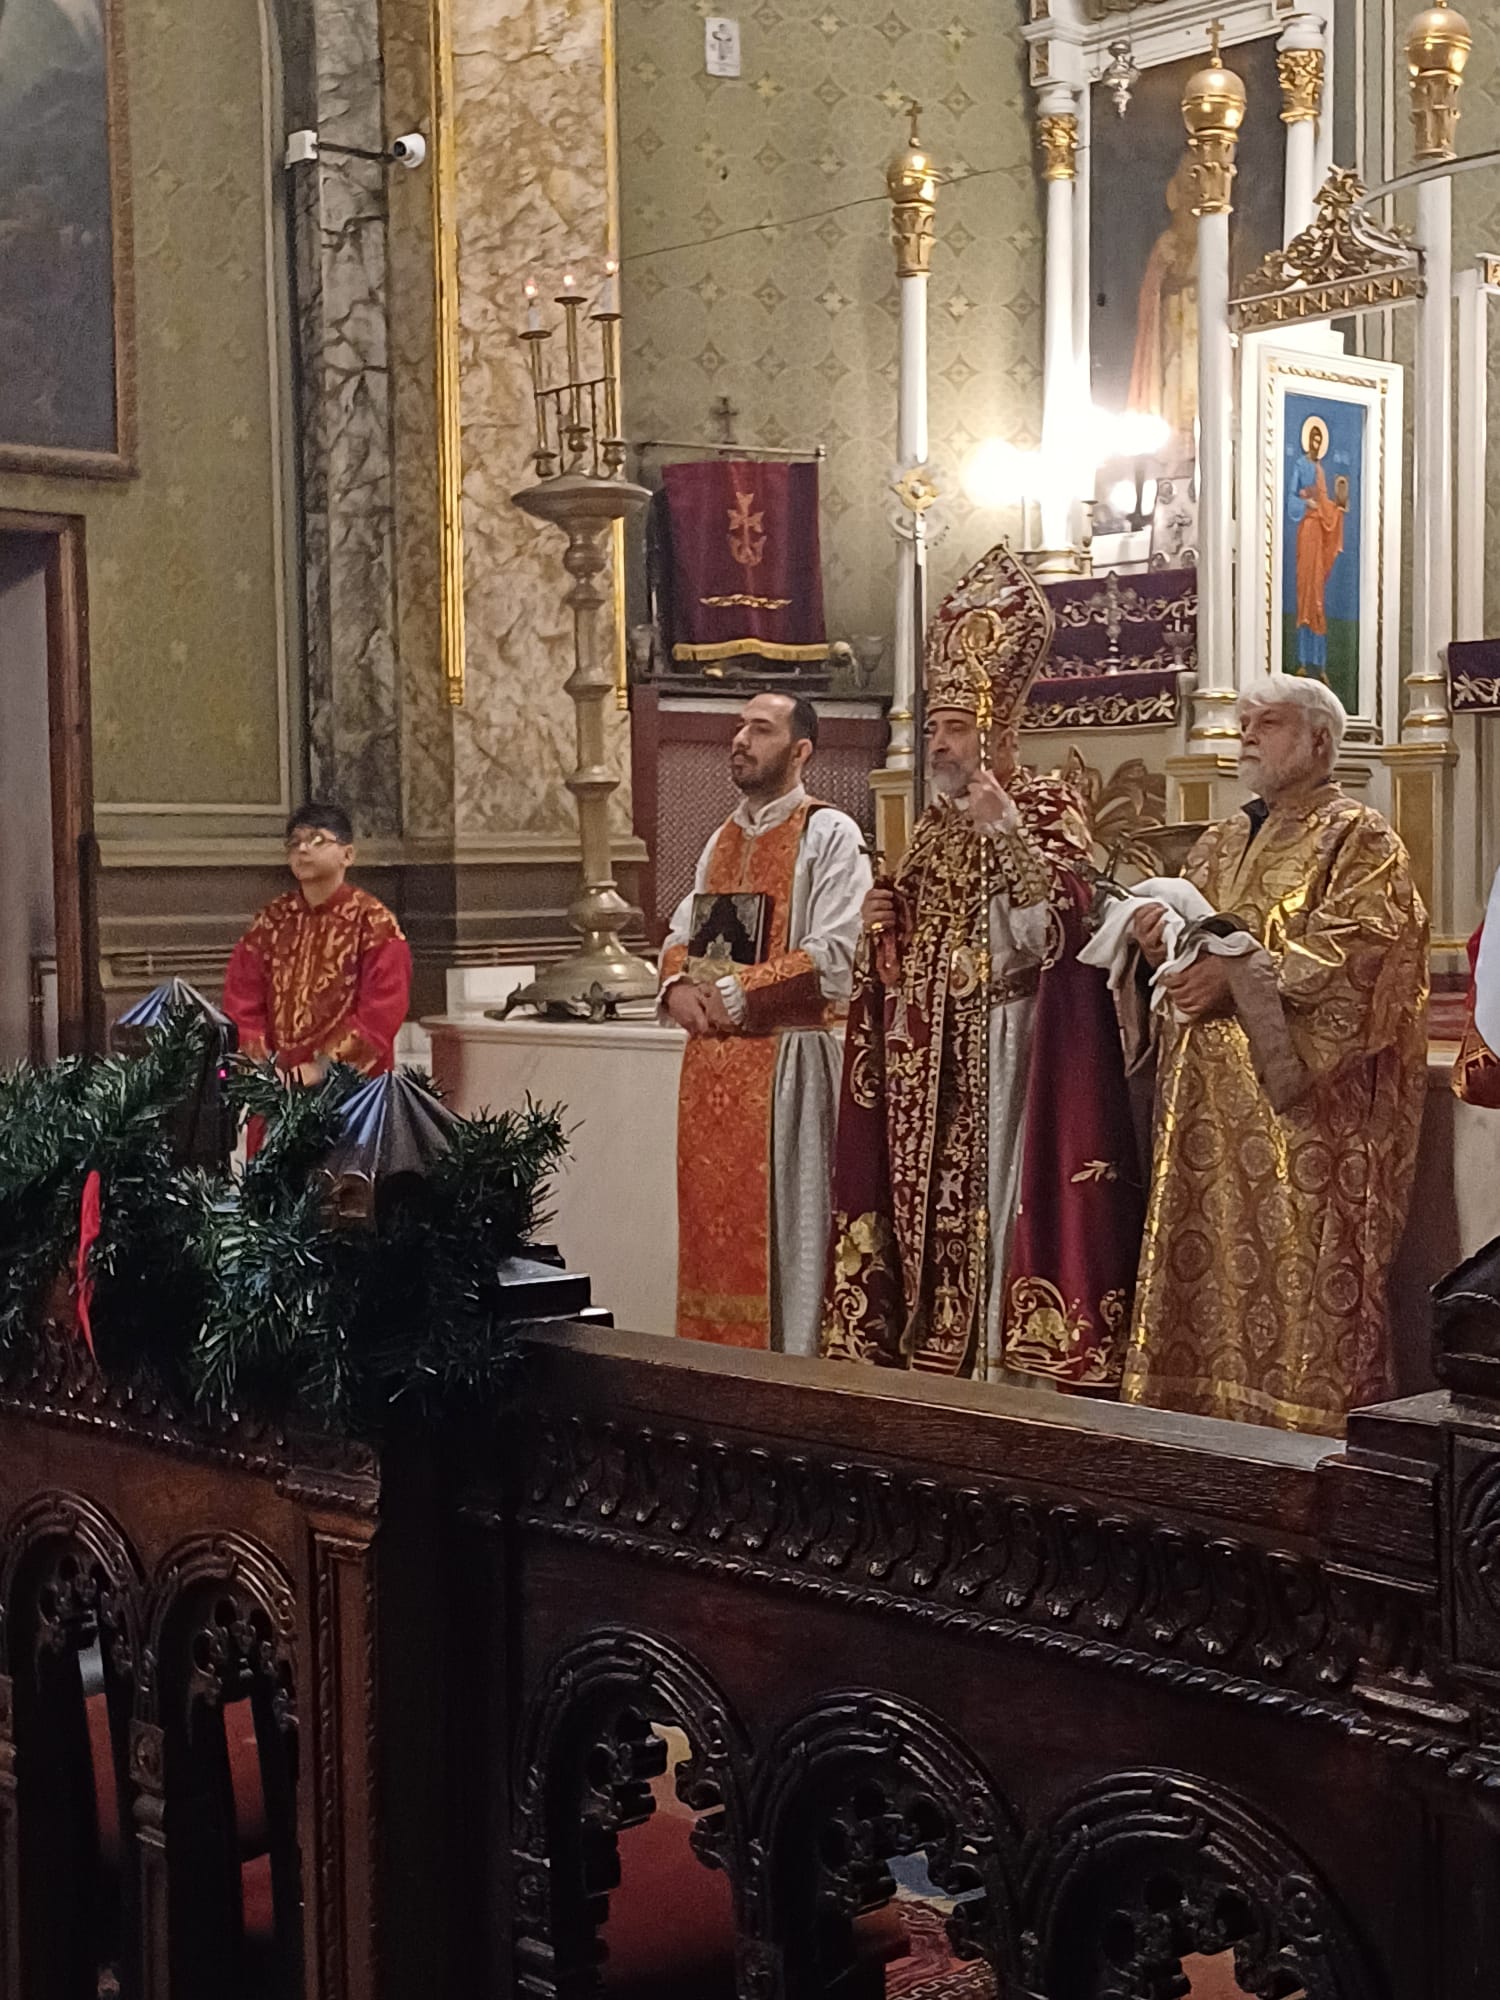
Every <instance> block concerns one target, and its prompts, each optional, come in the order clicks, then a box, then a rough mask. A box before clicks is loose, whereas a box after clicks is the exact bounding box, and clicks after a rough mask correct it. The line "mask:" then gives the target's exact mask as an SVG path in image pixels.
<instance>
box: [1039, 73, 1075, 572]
mask: <svg viewBox="0 0 1500 2000" xmlns="http://www.w3.org/2000/svg"><path fill="white" fill-rule="evenodd" d="M1037 102H1038V112H1037V144H1038V146H1039V148H1040V150H1041V156H1042V177H1043V180H1044V181H1045V183H1046V188H1047V249H1046V264H1045V269H1044V287H1045V320H1044V331H1043V349H1042V494H1041V501H1042V547H1043V548H1044V549H1046V550H1049V551H1051V550H1061V549H1064V548H1066V547H1068V546H1069V544H1070V543H1071V540H1072V526H1073V522H1072V514H1073V502H1074V500H1075V498H1076V495H1075V493H1074V488H1075V487H1076V485H1077V484H1078V481H1077V478H1076V476H1075V461H1076V459H1077V447H1078V442H1079V437H1078V432H1079V423H1078V419H1079V409H1078V353H1077V347H1076V345H1075V342H1074V335H1073V315H1074V307H1075V298H1074V284H1073V247H1074V246H1073V189H1074V182H1075V181H1076V179H1077V174H1078V112H1077V103H1078V99H1077V94H1076V93H1075V91H1074V90H1073V88H1072V87H1071V85H1069V84H1065V83H1049V84H1047V85H1045V86H1044V87H1043V89H1042V90H1041V92H1040V93H1039V96H1038V100H1037Z"/></svg>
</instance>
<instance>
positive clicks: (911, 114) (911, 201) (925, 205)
mask: <svg viewBox="0 0 1500 2000" xmlns="http://www.w3.org/2000/svg"><path fill="white" fill-rule="evenodd" d="M906 115H907V117H908V119H909V120H910V121H911V130H910V133H909V135H908V138H907V142H906V144H905V146H904V147H903V148H902V149H901V151H900V152H899V153H897V154H896V155H895V157H894V158H893V159H892V160H891V162H890V165H889V166H888V167H887V168H886V170H885V188H886V193H887V194H888V195H889V196H890V198H891V241H892V242H893V243H894V244H895V247H896V275H897V277H899V278H925V277H926V276H927V275H928V273H929V272H930V271H931V269H932V243H933V218H934V216H935V215H936V213H937V170H936V168H935V167H934V166H933V164H932V155H931V154H930V153H929V152H928V151H927V148H926V147H925V146H924V145H923V144H922V141H921V140H920V138H918V136H917V120H918V119H919V118H920V117H921V115H922V107H921V105H920V104H918V103H917V102H916V100H915V99H912V100H911V101H910V102H909V103H908V104H907V107H906Z"/></svg>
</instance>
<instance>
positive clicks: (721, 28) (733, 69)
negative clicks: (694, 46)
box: [703, 14, 740, 76]
mask: <svg viewBox="0 0 1500 2000" xmlns="http://www.w3.org/2000/svg"><path fill="white" fill-rule="evenodd" d="M703 67H704V68H705V69H706V70H707V71H708V73H709V75H710V76H738V75H739V73H740V24H739V22H738V21H731V20H728V19H727V18H726V17H725V16H724V15H722V14H710V15H709V16H708V18H707V20H706V21H705V22H704V23H703Z"/></svg>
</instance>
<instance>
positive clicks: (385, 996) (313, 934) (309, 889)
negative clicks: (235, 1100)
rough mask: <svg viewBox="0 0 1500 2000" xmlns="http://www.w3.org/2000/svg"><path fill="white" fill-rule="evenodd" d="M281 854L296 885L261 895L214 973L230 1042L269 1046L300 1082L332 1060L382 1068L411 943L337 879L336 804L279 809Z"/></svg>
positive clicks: (250, 1048) (396, 1024)
mask: <svg viewBox="0 0 1500 2000" xmlns="http://www.w3.org/2000/svg"><path fill="white" fill-rule="evenodd" d="M286 856H287V866H288V867H289V868H290V869H291V871H292V874H293V876H294V877H295V878H296V883H297V886H296V888H295V889H290V890H288V891H287V893H286V895H284V896H278V897H277V898H276V900H275V902H273V903H267V905H266V907H265V908H264V909H263V910H262V911H261V912H260V914H259V915H258V916H257V917H256V919H255V921H254V923H252V924H251V926H250V928H249V930H247V931H246V933H245V935H244V936H243V937H242V938H241V939H240V941H239V943H238V944H237V945H236V946H235V948H234V955H233V957H232V958H231V959H230V961H229V971H228V972H227V974H226V975H225V979H224V1011H225V1013H226V1014H228V1016H229V1018H230V1019H231V1020H232V1021H233V1022H234V1025H235V1027H236V1028H237V1029H238V1030H239V1038H240V1049H241V1051H242V1053H244V1054H245V1055H250V1056H260V1057H266V1056H269V1057H270V1058H271V1059H272V1060H273V1061H274V1062H275V1064H276V1067H277V1068H278V1069H279V1070H281V1071H283V1072H284V1074H285V1075H287V1076H289V1077H295V1078H296V1080H297V1081H298V1082H299V1083H307V1084H314V1083H318V1082H320V1081H321V1080H322V1078H323V1077H324V1076H325V1075H326V1074H327V1072H328V1067H329V1065H330V1064H331V1063H336V1062H341V1063H348V1064H349V1065H350V1067H351V1068H353V1069H357V1070H360V1071H362V1072H363V1074H364V1075H366V1076H376V1075H378V1074H379V1073H380V1072H381V1071H382V1070H388V1069H393V1068H394V1067H395V1061H396V1036H397V1034H398V1032H399V1031H400V1027H401V1023H402V1022H403V1021H404V1020H405V1019H406V1008H407V1002H408V1000H409V999H410V997H411V952H410V951H409V950H408V948H407V943H406V939H405V938H404V937H403V936H402V934H401V926H400V925H399V924H398V923H397V922H396V919H395V918H394V917H393V916H392V915H391V913H390V911H389V910H388V909H387V908H386V907H385V905H384V903H381V902H378V901H377V900H376V898H375V897H374V896H372V895H370V894H369V893H368V892H367V891H366V890H364V889H356V888H355V887H354V886H353V885H352V884H351V883H349V882H347V881H346V880H345V879H344V878H345V877H346V876H347V874H348V872H349V869H350V867H351V865H352V863H353V861H354V830H353V828H352V827H351V826H350V824H349V819H348V816H347V814H345V813H344V812H343V811H342V810H341V809H340V808H339V807H338V806H333V805H323V804H319V803H317V802H313V803H312V804H309V805H305V806H301V807H299V808H298V810H297V811H296V812H294V813H293V814H292V816H291V818H290V819H289V820H288V821H287V827H286Z"/></svg>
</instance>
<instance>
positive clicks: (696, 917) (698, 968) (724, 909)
mask: <svg viewBox="0 0 1500 2000" xmlns="http://www.w3.org/2000/svg"><path fill="white" fill-rule="evenodd" d="M770 931H771V898H770V897H769V896H767V895H763V894H760V893H758V892H755V891H750V890H743V891H740V892H739V893H737V894H733V895H714V894H713V893H712V892H707V893H704V894H703V895H698V896H694V898H693V917H692V927H691V929H690V931H689V933H688V949H687V967H686V971H687V975H688V977H689V978H690V979H700V980H708V979H719V978H721V977H722V976H723V975H724V974H725V973H726V972H732V971H733V970H734V968H735V966H737V965H759V963H760V962H761V960H762V959H763V958H764V957H765V955H766V940H767V938H768V937H769V936H770Z"/></svg>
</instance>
